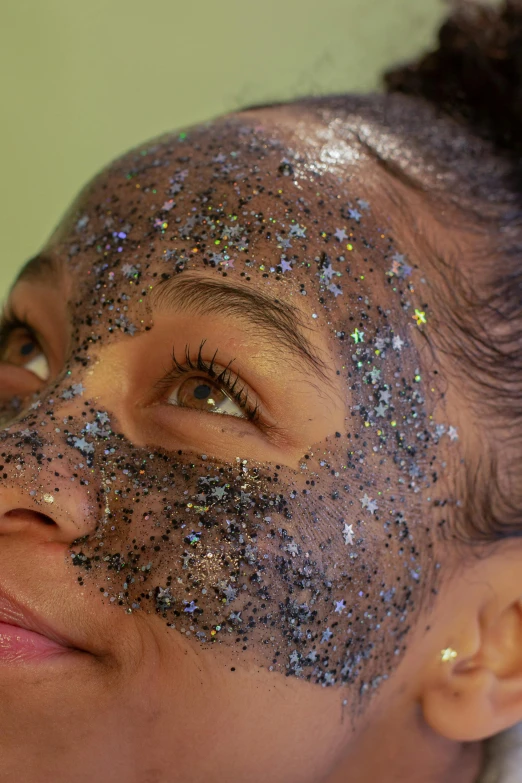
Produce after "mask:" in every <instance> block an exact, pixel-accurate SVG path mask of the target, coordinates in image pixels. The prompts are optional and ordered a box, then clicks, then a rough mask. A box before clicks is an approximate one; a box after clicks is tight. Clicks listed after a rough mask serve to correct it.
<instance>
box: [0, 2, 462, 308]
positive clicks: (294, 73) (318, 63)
mask: <svg viewBox="0 0 522 783" xmlns="http://www.w3.org/2000/svg"><path fill="white" fill-rule="evenodd" d="M445 13H446V6H445V5H444V2H443V0H259V2H258V1H257V0H256V1H254V0H219V1H217V0H199V2H198V1H197V0H184V1H183V2H181V1H180V0H146V1H145V0H81V2H80V0H0V95H1V106H2V111H3V116H2V122H1V123H0V160H1V178H2V186H1V188H0V232H1V240H2V245H1V247H2V250H1V260H0V298H3V297H4V296H5V293H6V291H7V287H8V285H9V284H10V282H11V281H12V279H13V276H14V274H15V272H16V271H17V269H19V267H20V266H21V265H22V263H24V261H26V260H27V259H28V258H30V257H31V256H32V255H34V254H35V253H36V252H37V251H38V249H39V247H40V245H41V244H42V243H43V242H44V240H45V239H46V237H47V236H48V235H49V234H50V233H51V230H52V229H53V228H54V226H55V225H56V224H57V222H58V221H59V219H60V217H61V215H62V214H63V212H64V211H65V209H66V207H67V205H68V204H69V202H70V201H71V200H72V198H73V197H74V196H75V194H76V192H77V191H78V190H79V189H80V187H81V186H82V185H83V184H84V183H85V182H86V181H87V180H89V179H90V178H91V177H92V175H93V174H94V173H95V172H96V171H98V170H99V169H100V168H102V167H103V166H105V165H106V164H107V163H108V162H109V161H110V160H112V159H113V158H115V157H117V156H118V155H120V154H121V153H123V152H124V151H126V150H127V149H129V148H131V147H133V146H135V145H137V144H139V143H140V142H143V141H146V140H147V139H148V138H151V137H154V136H157V135H159V134H160V133H163V132H164V131H167V130H171V129H172V130H173V129H179V128H182V127H183V126H185V125H190V124H193V123H196V122H198V121H203V120H208V119H211V118H213V117H216V116H219V115H220V114H224V113H226V112H230V111H234V110H236V109H239V108H241V106H245V105H248V104H250V103H260V102H265V101H270V100H286V99H291V98H294V97H298V96H301V95H307V94H318V93H329V92H332V93H334V92H367V91H370V90H375V89H378V88H379V74H380V73H381V72H382V70H384V69H385V68H386V67H387V66H389V65H391V64H393V63H395V62H398V61H401V60H405V59H410V58H412V57H415V56H416V55H418V54H419V53H420V52H421V51H423V50H425V49H426V48H427V47H430V46H432V45H433V44H434V43H435V40H436V32H437V26H438V24H439V23H440V21H441V20H442V18H443V17H444V15H445Z"/></svg>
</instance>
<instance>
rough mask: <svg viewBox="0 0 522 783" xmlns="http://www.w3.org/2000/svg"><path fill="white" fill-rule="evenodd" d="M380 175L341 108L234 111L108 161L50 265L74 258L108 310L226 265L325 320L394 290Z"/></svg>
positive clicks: (81, 280)
mask: <svg viewBox="0 0 522 783" xmlns="http://www.w3.org/2000/svg"><path fill="white" fill-rule="evenodd" d="M378 178H379V172H378V171H377V167H376V165H375V163H374V161H373V160H372V159H370V158H369V157H368V156H367V155H366V153H365V152H364V151H363V150H362V148H361V146H360V145H359V143H358V142H357V141H356V139H355V136H353V135H352V136H350V134H346V133H345V134H343V133H341V132H340V130H339V126H338V123H336V121H335V120H334V121H332V122H330V123H324V122H320V121H318V119H317V118H316V117H315V115H313V114H311V113H310V112H308V113H307V112H304V111H302V110H298V109H297V108H296V107H292V106H290V107H283V108H277V109H264V110H262V111H247V112H242V113H239V114H232V115H227V116H225V117H222V118H220V119H218V120H214V121H212V122H207V123H202V124H199V125H195V126H192V127H189V128H187V129H185V130H183V131H180V132H178V133H174V134H167V135H165V136H163V137H161V138H159V139H156V140H153V141H152V142H149V143H148V144H145V145H142V146H141V147H138V148H137V149H134V150H131V151H130V152H129V153H127V154H126V155H124V156H122V157H121V158H119V159H118V160H116V161H115V162H114V163H113V164H111V165H110V166H109V167H108V168H107V169H106V170H105V171H103V172H101V174H99V175H98V176H97V177H96V178H95V179H94V180H93V181H92V182H91V183H89V184H88V185H87V186H86V187H85V188H84V190H83V191H82V192H81V193H80V195H79V196H78V198H77V199H76V201H75V202H74V203H73V205H72V206H71V208H70V210H69V212H68V213H67V215H66V216H65V218H64V220H63V221H62V223H61V224H60V226H59V227H58V229H57V230H56V231H55V232H54V234H53V235H52V237H51V239H50V241H49V242H48V244H47V246H46V248H44V252H43V256H44V257H45V258H46V259H47V261H45V264H44V266H43V267H40V271H43V272H44V273H45V274H46V275H49V274H51V273H54V272H55V271H56V269H57V268H61V269H64V268H65V270H66V271H67V278H68V280H69V290H70V291H71V295H72V296H74V297H76V301H77V302H81V303H82V304H85V303H86V302H90V303H91V305H92V306H94V305H95V303H98V304H100V303H101V304H102V305H103V307H104V308H105V309H106V307H107V303H109V309H110V308H111V307H112V305H111V304H110V302H112V301H113V299H118V301H119V303H120V304H121V301H120V300H121V296H122V295H123V300H125V301H124V305H125V308H127V307H128V308H133V307H134V306H135V305H139V306H140V307H142V306H145V308H147V306H148V303H149V302H151V300H152V297H151V296H150V294H151V293H152V292H153V290H154V289H157V288H158V286H159V285H164V284H167V283H168V282H169V281H170V280H171V279H172V278H173V277H176V276H177V275H178V274H179V273H181V272H185V271H192V272H198V273H204V274H206V275H210V276H213V277H214V278H215V277H216V276H220V277H221V278H227V280H228V282H230V283H234V284H238V283H239V284H241V285H246V286H248V287H250V288H257V289H258V290H260V289H261V290H262V291H263V293H264V294H266V295H267V296H270V297H272V298H276V299H278V300H279V299H280V300H281V301H282V302H292V303H293V305H294V306H295V307H297V308H298V309H299V310H300V311H301V312H304V313H305V315H306V318H308V319H309V322H310V323H311V325H313V326H316V327H320V326H324V320H325V319H326V321H327V322H328V321H330V322H331V323H333V320H334V319H332V318H331V317H330V316H331V315H332V314H335V315H336V319H335V320H338V318H337V316H338V315H339V314H342V315H343V316H346V313H347V309H348V308H349V306H350V305H354V306H355V307H356V308H357V312H356V316H357V315H358V311H359V310H360V309H361V308H362V309H364V308H365V307H367V306H368V303H369V294H372V296H373V295H374V294H375V295H376V296H379V295H381V296H382V294H383V290H382V289H383V287H384V285H385V281H386V278H385V275H384V268H383V265H386V264H388V266H389V264H390V261H389V260H387V259H388V258H389V257H390V255H392V253H393V250H394V248H393V247H392V240H391V239H390V238H389V237H388V235H387V234H386V233H383V230H382V228H380V227H379V226H378V223H376V220H378V217H377V214H376V210H375V209H374V207H375V202H376V199H375V198H374V196H373V195H372V188H373V194H375V193H376V187H375V183H376V182H377V180H378ZM372 259H373V260H374V261H376V262H377V263H376V265H375V266H374V265H372V263H371V261H372ZM379 267H380V268H379ZM28 273H29V274H31V275H32V274H33V273H34V266H33V267H32V268H31V267H30V268H29V270H28ZM93 292H95V297H94V298H93V297H92V294H93ZM378 292H379V293H378ZM388 297H389V295H388V294H386V299H388ZM381 301H382V300H381ZM363 317H367V315H366V314H365V315H364V316H363ZM310 319H311V320H310ZM350 320H351V321H357V322H358V317H353V316H350ZM354 325H355V324H354ZM330 331H332V329H330ZM333 331H334V332H335V330H333ZM338 331H339V330H337V332H338Z"/></svg>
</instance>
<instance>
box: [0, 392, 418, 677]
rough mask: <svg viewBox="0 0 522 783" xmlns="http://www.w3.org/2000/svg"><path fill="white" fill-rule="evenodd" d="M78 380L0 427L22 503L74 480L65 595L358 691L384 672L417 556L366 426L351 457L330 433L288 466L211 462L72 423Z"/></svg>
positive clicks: (401, 626) (77, 418) (89, 418)
mask: <svg viewBox="0 0 522 783" xmlns="http://www.w3.org/2000/svg"><path fill="white" fill-rule="evenodd" d="M80 387H81V384H74V383H71V385H70V387H63V386H62V387H60V389H59V390H57V392H56V396H55V398H53V400H51V399H49V400H47V401H44V402H43V403H41V404H40V406H39V407H37V408H36V409H35V411H32V412H30V413H29V414H27V416H26V417H25V418H24V420H23V423H22V424H20V423H19V425H18V427H11V428H8V430H7V431H4V433H3V434H2V439H3V441H4V444H5V451H4V449H2V450H3V451H4V454H5V453H7V456H8V458H9V459H8V460H6V463H7V464H6V465H5V466H4V469H5V471H6V472H5V474H4V480H5V483H6V485H11V486H15V487H16V486H22V485H23V488H24V491H26V492H29V493H30V494H31V495H33V496H35V497H36V498H37V499H40V498H45V494H48V493H49V488H50V487H51V488H52V489H53V492H54V491H55V489H57V490H59V491H62V490H63V489H64V488H66V487H71V486H73V488H74V492H75V493H76V495H75V498H76V499H77V500H78V503H77V504H76V510H75V513H76V519H75V522H77V523H78V525H77V527H78V530H79V534H76V537H75V540H74V541H73V543H72V546H71V547H70V552H68V554H67V558H68V559H67V567H68V568H69V569H72V570H73V572H74V574H75V581H77V583H78V585H79V587H80V589H81V588H82V587H83V586H84V585H89V586H94V587H95V589H96V591H97V592H98V591H99V592H100V593H102V595H103V598H104V599H105V600H106V601H107V602H108V603H110V604H112V605H114V606H117V607H120V608H121V611H122V612H126V613H127V614H129V615H133V614H139V615H140V616H141V615H147V616H148V622H149V623H152V624H154V625H155V627H156V628H159V626H161V625H165V626H169V629H174V630H175V631H176V632H177V633H180V634H183V635H184V637H185V638H186V639H188V640H189V643H190V644H193V645H195V646H196V648H200V647H201V646H203V647H204V648H205V649H208V650H212V649H213V648H214V649H216V650H217V649H218V648H219V649H220V650H221V651H223V652H225V653H226V651H227V650H229V651H230V656H231V660H232V659H234V660H237V659H238V656H239V657H241V656H244V657H245V660H247V661H252V659H253V660H254V661H255V662H256V663H257V665H259V666H262V667H265V668H266V669H268V670H269V671H277V672H279V673H283V674H285V675H294V676H297V677H301V678H305V679H308V680H310V681H311V682H313V683H317V684H321V685H333V684H337V683H347V684H353V683H355V682H360V684H361V687H362V686H363V685H364V684H366V687H368V683H370V682H371V683H375V685H373V686H372V687H377V685H378V683H380V682H381V681H382V680H383V679H385V678H386V677H387V676H388V674H389V672H391V671H392V670H393V668H394V667H395V666H396V665H397V663H398V656H399V655H400V654H401V653H402V652H403V651H404V649H405V641H406V637H407V634H408V630H409V629H410V628H411V627H412V626H413V622H412V621H411V620H412V617H413V616H414V614H415V612H416V611H417V607H418V604H420V600H419V595H418V593H419V588H420V584H419V578H420V574H421V572H422V568H423V560H422V556H423V553H426V555H427V556H428V555H429V551H430V534H429V532H428V531H429V528H424V527H422V528H421V527H420V526H417V529H416V528H415V527H414V525H413V524H412V521H413V520H412V519H411V518H410V517H409V516H408V515H407V514H406V506H407V503H406V499H408V500H410V498H407V496H406V495H405V491H404V489H401V488H400V487H399V484H400V482H401V481H402V485H403V484H404V482H403V480H402V479H399V480H398V475H399V474H398V473H393V471H394V470H395V468H394V467H393V466H394V464H395V463H394V461H393V459H391V457H393V454H394V448H395V447H394V446H393V445H390V446H387V447H386V449H384V448H380V446H379V444H380V441H379V437H380V436H379V435H378V434H375V435H372V434H371V433H370V432H368V433H367V434H365V435H364V437H360V438H359V439H358V440H357V441H356V443H357V447H356V448H354V447H353V446H351V444H350V441H349V440H347V438H348V437H349V436H348V435H347V434H346V433H345V434H343V436H342V437H341V438H340V439H339V440H337V439H333V441H332V443H330V444H328V443H324V444H322V447H321V448H318V449H317V450H316V451H315V452H311V453H309V454H307V455H304V456H303V459H302V461H301V465H300V467H299V469H298V470H295V471H292V470H291V469H289V468H280V467H278V466H274V465H272V466H271V467H269V466H266V465H264V466H259V465H256V464H255V463H253V462H251V461H247V460H244V459H241V458H239V457H238V458H236V460H235V461H234V462H232V464H218V463H212V462H210V461H205V460H201V459H199V458H198V459H197V460H196V459H195V458H191V456H190V455H185V454H180V453H177V454H174V455H173V454H171V453H167V452H161V451H157V450H156V451H152V450H148V449H146V448H138V447H136V446H133V445H132V444H130V443H129V442H128V441H127V440H126V439H125V437H124V436H123V435H122V434H121V433H119V432H118V431H116V429H117V425H116V422H115V421H111V419H110V417H109V415H108V414H107V413H104V412H103V411H97V410H96V409H94V408H92V407H91V406H90V405H86V406H85V410H84V411H83V412H84V413H85V415H84V416H81V415H78V411H79V410H81V404H80V405H79V404H78V403H79V400H77V399H75V397H76V396H78V395H79V396H82V389H81V388H80ZM47 402H48V403H49V404H48V405H47V404H46V403H47ZM69 411H70V413H69ZM22 426H23V429H22ZM354 437H357V436H354ZM352 442H353V441H352ZM390 443H392V442H391V441H390ZM4 444H2V445H4ZM388 451H389V452H390V453H388ZM390 466H392V467H391V469H390ZM388 471H390V473H388ZM391 478H393V482H391ZM402 485H401V486H402ZM387 486H388V489H386V487H387ZM64 494H65V493H64ZM62 498H63V495H58V494H56V502H57V503H58V504H60V503H62V502H63V501H62ZM42 511H43V512H44V513H48V512H49V508H46V507H45V503H44V504H43V505H42ZM51 513H52V510H51ZM72 538H73V536H72V535H71V539H72ZM71 555H72V556H71ZM406 620H408V621H409V622H406ZM168 633H170V634H171V633H172V631H171V630H169V631H168ZM165 644H166V645H168V644H169V641H168V636H167V632H166V635H165Z"/></svg>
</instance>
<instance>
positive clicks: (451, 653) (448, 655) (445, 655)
mask: <svg viewBox="0 0 522 783" xmlns="http://www.w3.org/2000/svg"><path fill="white" fill-rule="evenodd" d="M441 656H442V660H443V661H451V659H452V658H456V657H457V653H456V652H455V650H452V649H451V647H448V648H447V649H446V650H442V653H441Z"/></svg>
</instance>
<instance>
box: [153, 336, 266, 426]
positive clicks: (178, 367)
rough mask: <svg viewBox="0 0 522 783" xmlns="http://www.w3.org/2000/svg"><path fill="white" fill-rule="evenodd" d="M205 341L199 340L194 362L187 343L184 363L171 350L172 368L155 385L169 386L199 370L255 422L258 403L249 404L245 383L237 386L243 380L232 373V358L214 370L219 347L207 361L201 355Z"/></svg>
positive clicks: (257, 415) (257, 416) (257, 418)
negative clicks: (218, 369) (218, 370)
mask: <svg viewBox="0 0 522 783" xmlns="http://www.w3.org/2000/svg"><path fill="white" fill-rule="evenodd" d="M205 343H206V340H202V341H201V344H200V346H199V350H198V356H197V359H196V361H195V362H194V361H193V360H192V359H191V358H190V345H189V344H187V345H186V346H185V363H184V364H180V363H179V362H178V360H177V359H176V357H175V355H174V352H172V369H171V370H170V371H169V372H168V374H167V375H166V376H165V378H162V380H161V381H160V382H159V383H158V384H157V386H170V385H171V384H172V382H173V381H176V380H178V379H179V378H181V377H183V375H185V374H187V373H189V372H192V371H194V370H198V371H199V372H203V373H205V374H206V375H207V376H208V377H209V378H211V379H212V381H213V382H214V383H215V385H216V386H221V388H222V389H224V390H225V391H226V392H227V393H228V394H229V395H230V397H231V399H233V400H235V401H236V402H237V404H238V405H239V406H240V407H241V408H242V409H243V411H244V412H245V414H246V416H247V418H248V420H249V421H251V422H254V423H255V422H257V421H258V420H259V405H258V403H256V404H255V406H252V405H249V403H248V391H246V392H245V388H246V387H245V385H243V386H241V387H240V388H238V383H239V384H241V383H243V381H242V379H241V376H240V375H239V374H238V373H234V372H232V370H230V365H231V364H232V362H233V361H234V359H232V361H231V362H229V363H228V364H227V366H226V367H225V368H223V369H222V370H221V371H220V372H216V370H215V369H214V362H215V359H216V356H217V353H218V350H219V349H217V350H216V351H215V353H214V355H213V357H212V359H211V360H210V362H207V361H205V359H203V357H202V351H203V346H204V345H205Z"/></svg>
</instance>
